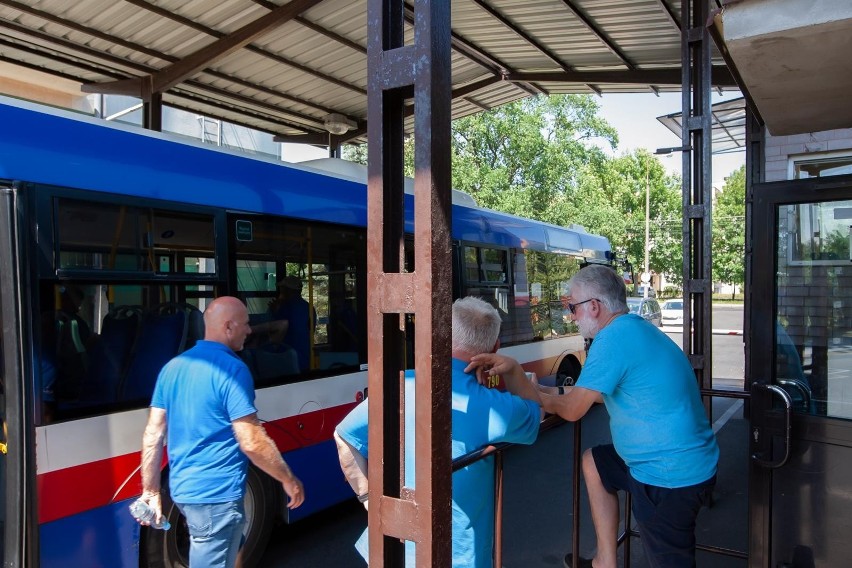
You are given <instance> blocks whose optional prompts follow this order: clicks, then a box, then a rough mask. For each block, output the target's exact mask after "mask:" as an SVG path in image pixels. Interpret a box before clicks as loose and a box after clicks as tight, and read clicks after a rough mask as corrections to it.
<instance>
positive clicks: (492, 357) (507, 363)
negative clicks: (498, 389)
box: [465, 353, 541, 405]
mask: <svg viewBox="0 0 852 568" xmlns="http://www.w3.org/2000/svg"><path fill="white" fill-rule="evenodd" d="M473 369H476V370H477V374H478V373H480V372H482V373H484V374H486V375H489V376H494V375H500V376H501V377H503V380H504V381H505V382H506V390H507V391H508V392H510V393H512V394H514V395H517V396H519V397H521V398H525V399H527V400H531V401H533V402H535V403H536V404H539V405H540V404H541V398H540V397H539V391H538V389H537V388H536V386H535V385H534V384H533V383H532V382H531V381H530V380H529V379H527V375H526V373H525V372H524V369H523V367H521V364H520V363H518V362H517V361H516V360H515V359H512V358H511V357H507V356H506V355H500V354H499V353H481V354H479V355H475V356H474V357H472V358H471V360H470V364H469V365H468V366H467V367H466V368H465V372H467V373H469V372H470V371H472V370H473Z"/></svg>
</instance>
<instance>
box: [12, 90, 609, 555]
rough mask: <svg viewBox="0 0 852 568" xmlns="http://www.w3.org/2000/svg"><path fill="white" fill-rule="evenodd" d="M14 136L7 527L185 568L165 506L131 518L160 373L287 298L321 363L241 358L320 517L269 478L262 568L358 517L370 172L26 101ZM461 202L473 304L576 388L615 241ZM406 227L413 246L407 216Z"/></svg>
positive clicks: (250, 528)
mask: <svg viewBox="0 0 852 568" xmlns="http://www.w3.org/2000/svg"><path fill="white" fill-rule="evenodd" d="M0 125H2V135H1V136H0V215H2V223H0V243H4V244H6V245H8V246H4V247H2V249H0V261H2V271H3V273H2V276H0V279H2V283H3V285H2V287H0V300H2V306H3V307H4V309H3V311H2V334H3V337H2V343H0V345H2V349H3V351H2V353H0V354H2V355H3V357H2V359H3V371H2V372H3V376H2V377H0V378H2V383H3V392H2V397H3V400H2V405H0V411H2V413H3V414H2V418H3V425H4V436H8V438H7V439H4V440H2V442H3V444H5V445H4V446H3V449H4V450H6V451H7V452H8V453H6V454H5V455H3V456H2V458H0V459H2V462H1V463H0V476H2V479H1V480H0V481H2V483H3V485H4V488H5V491H4V496H5V498H6V499H7V502H6V506H3V507H2V508H0V510H3V511H5V513H3V514H4V517H6V516H9V511H13V510H14V511H19V513H18V516H17V518H16V519H12V518H4V519H2V520H3V521H5V523H7V524H9V523H20V527H21V530H20V535H21V538H22V539H24V540H25V546H27V547H29V549H30V557H31V559H32V561H33V564H34V565H40V566H42V567H58V566H95V565H97V566H128V567H129V566H169V567H172V566H182V565H186V560H187V556H186V553H187V549H188V542H187V533H186V529H185V524H183V523H182V521H181V519H180V516H179V513H178V511H177V509H176V508H175V507H173V506H171V503H170V501H169V500H168V498H166V499H165V501H166V503H165V506H166V511H167V513H168V516H169V519H170V521H171V523H172V526H173V528H172V530H169V531H165V532H164V531H155V530H151V529H143V528H141V527H140V526H139V525H137V524H136V523H135V522H134V520H133V519H132V518H131V516H130V514H129V513H128V511H127V506H128V504H129V503H130V502H131V501H132V500H133V499H135V498H136V497H137V496H138V494H139V493H140V490H141V487H140V478H139V460H140V456H139V451H140V445H141V439H142V430H143V427H144V425H145V422H146V416H147V406H148V403H149V400H150V396H151V392H152V389H153V386H154V382H155V380H156V377H157V373H158V371H159V369H160V368H161V366H162V365H163V364H164V363H165V362H166V361H168V360H169V359H170V358H171V357H174V356H175V355H176V354H178V353H180V352H181V351H182V350H184V349H187V348H188V347H190V346H191V345H192V344H193V343H194V342H195V341H197V340H198V339H199V338H201V337H202V336H203V322H202V320H201V317H200V316H201V312H202V311H203V309H204V307H205V305H206V304H207V302H208V301H210V300H211V299H212V298H214V297H216V296H218V295H225V294H227V295H233V296H237V297H240V298H242V299H243V300H244V301H245V302H246V305H247V306H248V308H249V312H250V314H251V318H252V324H253V325H255V324H256V325H257V326H258V329H260V328H261V327H262V326H261V325H260V324H262V323H264V322H266V321H268V320H269V317H270V315H269V305H270V302H272V301H274V300H275V298H276V283H278V282H280V281H281V280H282V279H283V278H285V277H290V278H289V281H291V282H292V281H298V282H299V283H300V284H301V295H302V297H303V299H304V300H306V301H307V302H309V303H310V305H311V307H312V310H311V315H310V318H309V319H310V320H311V321H310V325H309V326H308V328H307V329H305V334H306V335H307V338H306V341H305V343H306V345H307V348H306V353H304V354H302V355H303V361H301V362H300V361H299V357H297V356H296V355H297V354H295V353H294V351H295V350H294V348H293V346H292V345H288V344H287V342H283V341H281V338H280V337H278V338H276V337H275V336H274V335H275V334H272V333H268V334H264V333H257V334H254V335H253V336H252V337H251V338H250V339H251V341H250V343H249V344H248V345H247V346H246V349H245V350H244V351H243V353H242V356H243V358H244V359H245V361H246V363H247V364H248V365H249V367H250V369H251V370H252V373H253V374H254V377H255V381H256V389H257V407H258V414H259V416H260V418H261V419H262V420H264V421H265V423H266V427H267V430H268V432H269V434H270V436H271V437H272V438H273V439H274V440H275V442H276V443H277V444H278V446H279V448H280V450H281V452H282V453H283V454H284V455H285V458H286V460H287V462H288V463H289V464H290V465H291V466H292V468H293V470H294V471H295V473H296V474H297V475H298V476H299V477H300V478H301V479H302V480H303V481H304V482H305V486H306V494H307V501H306V503H305V504H304V505H303V506H302V507H300V508H298V509H296V510H294V511H289V510H287V509H286V508H285V507H284V499H283V496H282V495H281V494H280V486H277V484H274V483H272V482H271V480H270V479H269V478H268V477H266V476H265V474H263V473H261V472H259V471H255V470H252V471H251V472H250V474H249V482H248V492H247V496H246V505H247V512H248V516H249V522H248V524H247V528H246V540H245V549H244V560H245V565H246V566H252V565H254V564H255V563H256V562H257V560H258V559H259V558H260V556H261V555H262V554H263V549H264V547H265V544H266V541H267V539H268V537H269V534H270V530H271V528H272V525H273V523H274V522H275V521H276V519H278V518H283V519H284V520H285V521H286V522H291V523H292V522H295V521H297V520H299V519H300V518H302V517H305V516H307V515H311V514H312V513H314V512H316V511H319V510H322V509H325V508H327V507H330V506H332V505H334V504H336V503H339V502H341V501H343V500H344V499H349V498H351V497H352V493H351V490H350V489H349V487H348V485H347V484H346V483H345V481H344V478H343V475H342V474H341V472H340V468H339V465H338V463H337V455H336V451H335V449H334V443H333V441H332V438H331V436H332V432H333V430H334V427H335V426H336V424H337V423H338V421H339V420H340V419H341V418H342V417H343V416H344V415H345V414H346V413H347V412H348V411H349V410H350V409H351V408H352V407H353V406H354V405H355V404H357V403H358V402H359V401H360V400H362V399H363V397H364V395H365V389H366V384H367V373H366V368H367V367H366V366H367V358H366V340H365V334H366V317H365V314H366V290H365V283H366V270H367V269H366V255H367V246H366V213H367V197H366V195H367V189H366V184H365V180H366V175H365V173H364V168H362V167H360V166H357V165H355V164H351V163H341V162H340V161H335V160H321V161H319V162H315V163H308V164H300V165H289V164H284V163H282V162H275V161H272V160H266V159H258V158H252V157H247V156H246V155H244V154H240V155H237V154H236V153H231V152H228V151H224V150H221V149H211V148H209V147H204V146H202V145H200V144H195V143H193V142H191V141H187V140H179V139H176V138H175V137H170V136H166V135H162V134H158V133H151V132H145V131H140V130H138V129H134V128H125V127H121V126H116V125H108V124H107V123H105V122H103V121H99V120H96V119H92V118H89V117H85V116H81V115H76V114H72V113H69V112H64V111H59V110H54V109H47V108H45V107H38V106H35V105H29V104H26V103H22V102H16V101H12V100H10V99H2V100H0ZM453 201H454V205H453V210H452V214H453V221H452V223H453V226H452V231H453V235H452V238H453V269H454V270H453V274H454V277H453V278H454V282H453V285H454V293H455V295H456V296H462V295H477V296H480V297H483V298H485V299H487V300H488V301H489V302H491V303H492V304H493V305H495V306H496V307H497V308H498V309H499V310H500V313H501V315H502V317H503V319H504V325H503V330H502V336H501V344H502V345H503V346H504V347H503V349H504V351H505V352H506V353H508V354H510V355H512V356H514V357H516V358H517V359H519V360H520V361H521V362H522V363H523V364H524V367H525V368H526V369H527V370H528V371H535V372H537V373H538V374H539V375H541V376H545V375H552V374H555V373H557V372H562V373H564V374H573V375H574V376H576V373H577V372H578V369H579V364H580V362H581V361H582V350H583V342H582V339H581V338H580V337H579V336H578V335H577V334H576V330H575V328H574V327H573V323H572V322H571V321H570V318H569V317H568V312H567V305H566V294H567V291H566V283H567V280H568V279H569V278H570V276H571V275H573V274H574V273H575V272H576V271H577V270H579V268H580V267H582V266H583V265H584V264H586V263H606V264H610V263H611V262H612V253H611V250H610V245H609V243H608V241H607V240H606V239H605V238H603V237H599V236H595V235H591V234H588V233H586V232H585V231H583V230H582V229H580V228H572V229H566V228H563V227H558V226H554V225H548V224H545V223H540V222H536V221H531V220H528V219H522V218H519V217H515V216H512V215H507V214H504V213H499V212H496V211H491V210H488V209H484V208H481V207H478V206H476V204H475V203H474V201H473V200H472V199H471V198H470V197H469V196H467V195H465V194H462V193H458V192H455V193H454V199H453ZM405 206H406V229H407V230H408V231H409V232H410V231H411V229H412V199H411V196H410V195H408V196H407V197H406V202H405ZM412 242H413V241H412ZM447 332H448V333H450V330H447ZM7 431H8V435H7V434H6V432H7ZM163 468H164V470H163V471H164V476H165V474H166V469H167V468H168V464H167V463H166V464H164V465H163ZM12 499H13V500H15V502H17V503H19V504H20V507H18V508H15V507H13V506H9V500H12ZM7 534H8V532H7Z"/></svg>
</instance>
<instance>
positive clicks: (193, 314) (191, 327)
mask: <svg viewBox="0 0 852 568" xmlns="http://www.w3.org/2000/svg"><path fill="white" fill-rule="evenodd" d="M187 326H188V327H187V333H186V344H185V345H184V348H183V351H186V350H187V349H190V348H192V347H195V344H196V343H198V341H200V340H202V339H204V314H203V313H202V312H201V310H199V309H195V308H194V307H193V309H190V310H189V315H188V321H187Z"/></svg>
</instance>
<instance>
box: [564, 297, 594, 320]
mask: <svg viewBox="0 0 852 568" xmlns="http://www.w3.org/2000/svg"><path fill="white" fill-rule="evenodd" d="M592 300H597V301H598V302H600V300H598V299H597V298H589V299H588V300H583V301H582V302H577V303H576V304H571V303H569V304H568V310H570V312H571V315H572V316H573V315H577V306H582V305H583V304H585V303H586V302H591V301H592Z"/></svg>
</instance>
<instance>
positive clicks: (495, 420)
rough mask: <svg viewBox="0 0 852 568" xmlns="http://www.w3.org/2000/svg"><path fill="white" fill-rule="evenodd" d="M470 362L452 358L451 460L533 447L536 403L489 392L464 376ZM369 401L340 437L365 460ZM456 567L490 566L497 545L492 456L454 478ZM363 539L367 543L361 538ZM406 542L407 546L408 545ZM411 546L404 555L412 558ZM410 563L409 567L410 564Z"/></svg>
mask: <svg viewBox="0 0 852 568" xmlns="http://www.w3.org/2000/svg"><path fill="white" fill-rule="evenodd" d="M465 367H467V363H465V362H464V361H461V360H459V359H453V360H452V458H453V459H456V458H458V457H461V456H463V455H465V454H468V453H470V452H472V451H474V450H478V449H480V448H482V447H483V446H486V445H488V444H495V443H499V442H513V443H517V444H531V443H533V442H534V441H535V439H536V437H537V436H538V428H539V423H540V421H541V412H540V409H539V406H538V404H536V403H535V402H533V401H530V400H525V399H523V398H521V397H519V396H515V395H513V394H510V393H506V392H501V391H498V390H496V389H488V388H485V387H483V386H482V385H480V384H479V383H478V382H477V381H476V376H475V375H474V374H471V373H465V372H464V369H465ZM405 378H406V380H405V408H407V409H412V411H411V412H406V414H405V485H406V487H411V488H413V487H414V486H415V484H414V481H415V480H414V454H415V439H414V430H415V424H414V412H413V409H414V374H413V371H407V372H406V375H405ZM367 406H368V404H367V401H366V400H365V401H364V402H362V403H361V404H359V405H358V406H356V407H355V408H354V409H353V410H352V412H350V413H349V415H348V416H347V417H346V418H344V419H343V420H342V421H341V423H340V424H339V425H338V426H337V433H338V434H339V435H340V437H341V438H343V439H344V440H346V442H348V443H349V444H351V445H352V447H354V448H355V449H356V450H358V452H359V453H361V454H362V455H363V456H368V453H367V436H368V434H367ZM452 509H453V566H457V567H462V566H463V567H465V568H467V567H474V568H485V567H490V566H491V558H492V549H493V541H494V538H493V536H494V464H493V461H492V459H491V458H486V459H484V460H480V461H478V462H476V463H473V464H471V465H469V466H467V467H465V468H463V469H460V470H459V471H457V472H455V473H454V474H453V499H452ZM362 540H363V539H362ZM407 544H408V543H407ZM412 551H413V547H412V546H407V554H406V556H407V557H408V558H409V561H410V559H411V556H410V555H411V552H412ZM409 565H412V564H410V562H409Z"/></svg>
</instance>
